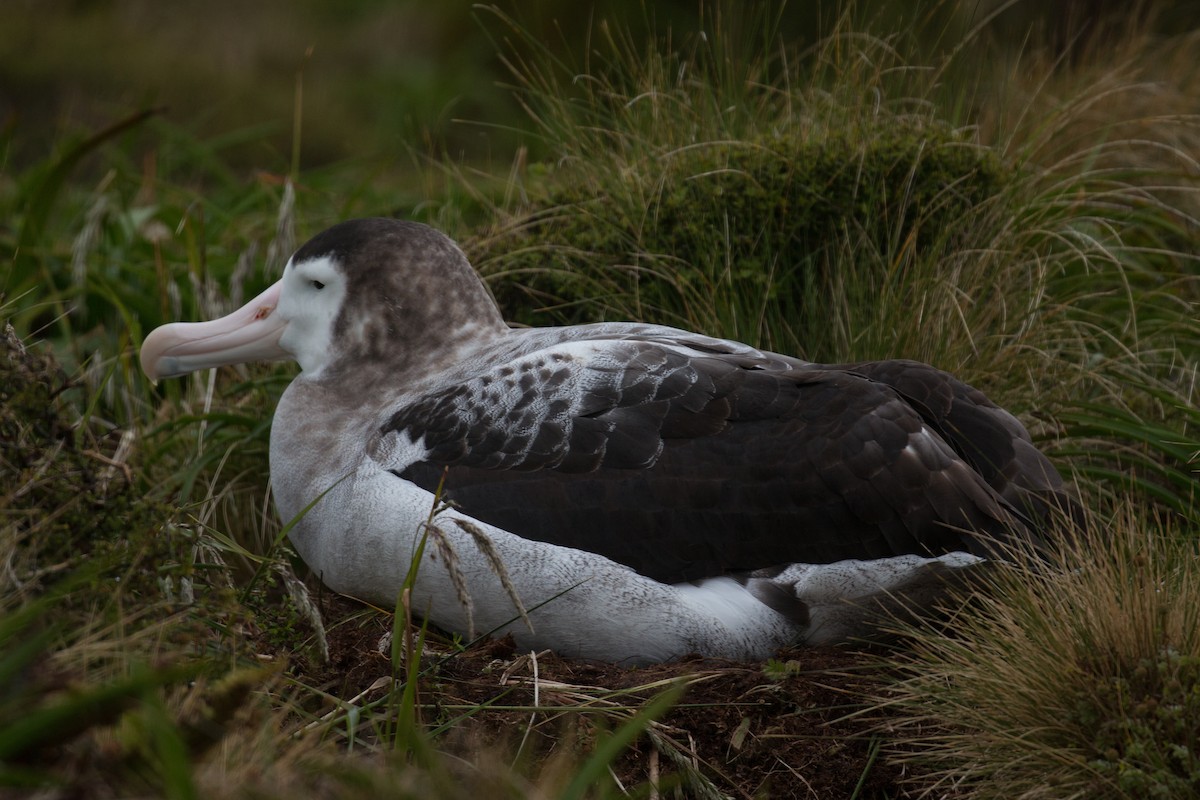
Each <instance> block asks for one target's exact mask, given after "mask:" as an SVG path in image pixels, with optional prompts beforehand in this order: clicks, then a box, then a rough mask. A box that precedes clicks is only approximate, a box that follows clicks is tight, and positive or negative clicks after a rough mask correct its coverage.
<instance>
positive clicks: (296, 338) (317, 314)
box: [275, 256, 346, 376]
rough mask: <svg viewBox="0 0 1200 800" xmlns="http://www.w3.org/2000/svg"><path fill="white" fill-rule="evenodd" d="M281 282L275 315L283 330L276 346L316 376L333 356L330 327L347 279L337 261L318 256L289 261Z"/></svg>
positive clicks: (335, 316) (338, 310) (338, 309)
mask: <svg viewBox="0 0 1200 800" xmlns="http://www.w3.org/2000/svg"><path fill="white" fill-rule="evenodd" d="M281 283H282V284H283V289H282V292H281V293H280V296H279V305H278V306H277V307H276V309H275V313H276V314H278V315H279V317H280V319H281V320H283V321H284V322H286V327H285V328H284V329H283V335H282V336H281V337H280V339H279V345H280V347H282V348H283V349H284V350H287V351H288V352H289V353H291V354H292V357H293V358H295V359H296V361H297V362H299V364H300V368H301V369H302V370H304V371H305V372H306V373H308V374H309V375H310V376H315V375H317V374H319V373H320V372H321V370H322V369H324V368H325V365H326V364H327V363H328V361H329V359H330V356H331V355H332V353H331V347H332V344H333V324H334V322H335V321H336V320H337V317H338V313H339V312H340V311H341V308H342V301H343V300H344V299H345V297H346V279H345V277H344V276H343V275H342V273H341V271H340V270H339V269H338V267H337V262H336V261H334V260H333V259H332V258H330V257H328V256H321V257H320V258H315V259H311V260H309V261H303V262H301V263H299V264H293V263H292V262H291V261H288V263H287V266H286V267H284V271H283V280H282V281H281Z"/></svg>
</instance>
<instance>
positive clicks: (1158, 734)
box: [1077, 649, 1200, 798]
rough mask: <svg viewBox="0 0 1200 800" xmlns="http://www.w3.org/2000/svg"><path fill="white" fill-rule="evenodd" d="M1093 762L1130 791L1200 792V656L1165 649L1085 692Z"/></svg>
mask: <svg viewBox="0 0 1200 800" xmlns="http://www.w3.org/2000/svg"><path fill="white" fill-rule="evenodd" d="M1077 721H1078V722H1079V723H1081V725H1082V726H1084V727H1085V728H1087V729H1090V730H1093V731H1095V738H1094V741H1093V743H1092V747H1093V754H1094V756H1093V758H1092V759H1091V760H1090V762H1089V763H1090V765H1091V766H1092V767H1093V768H1094V769H1095V770H1096V771H1097V773H1099V774H1100V775H1101V776H1103V777H1104V778H1106V779H1108V780H1110V781H1111V782H1112V783H1113V784H1115V785H1117V786H1120V787H1121V789H1122V790H1123V791H1124V792H1126V793H1127V794H1128V795H1129V796H1131V797H1148V798H1152V797H1161V798H1171V797H1194V796H1196V795H1198V794H1200V658H1196V657H1195V656H1189V655H1184V654H1181V653H1178V652H1176V651H1174V650H1171V649H1164V650H1163V651H1162V652H1160V653H1159V655H1158V657H1156V658H1145V659H1141V660H1140V661H1139V662H1138V664H1137V665H1136V666H1135V667H1134V668H1133V669H1131V670H1128V671H1127V674H1118V675H1111V674H1110V675H1106V676H1105V677H1104V678H1103V679H1100V680H1097V682H1096V685H1095V686H1094V691H1093V692H1090V693H1089V694H1088V695H1087V696H1086V697H1081V698H1080V700H1079V704H1078V710H1077Z"/></svg>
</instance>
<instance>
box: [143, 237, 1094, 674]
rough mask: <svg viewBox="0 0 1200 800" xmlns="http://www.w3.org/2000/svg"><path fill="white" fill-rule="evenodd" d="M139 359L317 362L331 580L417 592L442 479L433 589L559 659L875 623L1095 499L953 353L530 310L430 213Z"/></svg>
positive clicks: (168, 369) (302, 486) (275, 439)
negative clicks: (843, 356) (953, 368)
mask: <svg viewBox="0 0 1200 800" xmlns="http://www.w3.org/2000/svg"><path fill="white" fill-rule="evenodd" d="M141 358H142V366H143V368H144V370H145V371H146V373H147V375H149V376H150V377H151V378H164V377H172V376H177V375H183V374H185V373H188V372H191V371H194V370H197V369H202V368H207V367H214V366H219V365H224V364H233V363H240V362H244V361H250V360H272V359H285V358H291V359H294V360H295V361H297V362H298V363H299V364H300V367H301V370H302V371H301V372H300V374H299V375H298V376H297V377H296V379H295V380H294V381H293V382H292V383H291V385H289V386H288V388H287V390H286V391H285V392H284V394H283V396H282V398H281V399H280V402H279V407H278V409H277V410H276V413H275V418H274V423H273V425H272V429H271V479H272V486H273V491H274V495H275V502H276V504H277V506H278V509H279V512H280V514H281V516H282V518H283V519H284V520H285V521H289V520H292V519H297V522H296V524H295V526H294V527H293V528H292V530H291V534H290V535H291V538H292V541H293V543H294V545H295V547H296V550H297V551H298V552H299V554H300V556H301V557H302V558H303V559H304V560H305V561H306V562H307V563H308V565H309V566H310V567H311V568H312V569H313V571H314V572H315V573H316V574H317V575H318V576H319V577H320V578H321V580H322V581H324V582H325V583H326V584H327V585H329V586H330V587H331V588H333V589H334V590H336V591H339V592H343V593H345V594H348V595H352V596H356V597H359V598H362V599H366V600H371V601H374V602H376V603H381V604H385V605H389V606H390V605H391V604H394V602H395V600H396V597H397V593H398V592H399V591H400V589H401V586H402V584H403V581H404V579H405V576H406V575H407V574H408V571H409V566H410V564H411V563H412V561H413V558H414V556H415V554H416V553H417V552H418V549H417V544H418V542H419V541H420V540H421V538H422V537H423V536H425V535H428V530H427V528H426V525H425V523H426V521H427V520H428V519H429V517H430V514H431V510H432V509H433V508H434V505H435V493H437V492H439V491H440V492H441V494H440V495H437V496H438V497H441V498H443V499H446V500H448V501H449V507H448V508H445V509H443V510H441V511H440V512H439V514H438V515H437V516H436V517H435V519H434V522H435V524H436V526H437V529H438V533H437V535H438V536H439V537H441V538H442V541H441V543H440V544H441V545H442V548H441V549H439V548H436V547H426V548H425V549H424V555H423V556H422V563H421V564H420V566H419V570H418V573H417V578H416V582H415V586H414V592H413V595H412V603H413V607H414V609H416V610H417V611H419V612H422V613H424V614H425V615H426V616H427V617H428V619H429V620H430V621H431V622H433V623H434V624H436V625H438V626H440V627H442V628H446V629H449V630H451V631H457V632H460V633H464V634H465V633H467V632H468V631H469V629H471V628H475V629H478V630H482V631H491V632H495V633H501V632H511V633H512V635H513V636H514V637H515V639H516V641H517V643H518V645H519V646H521V647H526V648H543V647H549V648H553V649H554V650H556V651H557V652H559V653H560V654H562V655H565V656H573V657H583V658H594V659H601V660H606V661H620V662H630V663H633V662H648V661H661V660H667V659H670V658H674V657H678V656H681V655H684V654H687V653H700V654H704V655H710V656H721V657H728V658H739V659H758V658H764V657H766V656H768V655H770V654H771V653H772V652H773V651H774V650H775V649H777V648H778V647H780V646H783V645H787V644H792V643H803V642H808V643H825V642H831V641H838V640H842V639H845V638H849V637H854V636H859V635H863V634H864V633H865V632H866V627H867V626H868V625H869V624H870V621H871V612H870V610H869V607H870V606H872V605H873V604H875V603H876V601H879V600H881V599H885V598H887V597H890V596H893V595H897V594H900V595H903V596H904V597H906V598H909V601H910V602H917V603H921V602H925V600H924V599H923V598H926V597H928V596H933V595H936V594H937V592H936V587H938V586H943V585H944V582H945V580H946V579H947V578H948V577H953V576H954V575H956V574H958V573H960V572H962V571H969V570H971V569H973V568H974V567H975V566H976V565H977V564H979V563H980V560H981V559H986V558H987V557H988V556H989V555H991V554H992V553H993V548H994V547H996V546H997V545H998V544H1000V545H1002V544H1003V543H1005V542H1012V541H1016V542H1023V543H1034V544H1035V543H1036V542H1038V541H1039V539H1040V537H1041V536H1042V534H1043V532H1044V530H1045V529H1046V528H1047V526H1048V519H1049V518H1050V517H1051V516H1053V515H1054V514H1056V513H1058V512H1059V511H1060V510H1066V509H1069V508H1070V507H1071V506H1072V501H1071V500H1070V498H1069V497H1068V495H1067V494H1066V492H1065V490H1064V488H1063V482H1062V479H1061V477H1060V476H1059V474H1058V473H1057V472H1056V471H1055V469H1054V467H1053V465H1051V464H1050V462H1049V461H1048V460H1047V459H1046V458H1045V456H1043V455H1042V454H1041V453H1040V452H1039V451H1038V450H1037V449H1036V448H1035V447H1034V445H1033V444H1032V442H1031V440H1030V437H1029V434H1028V433H1027V431H1026V430H1025V428H1024V427H1023V426H1022V425H1021V424H1020V423H1019V422H1018V421H1017V420H1016V418H1014V417H1013V416H1012V415H1011V414H1009V413H1008V412H1006V411H1004V410H1003V409H1001V408H999V407H998V406H996V405H995V404H993V403H992V402H990V401H989V400H988V399H987V398H986V397H985V396H984V395H983V394H982V393H981V392H979V391H978V390H976V389H973V388H972V387H970V386H968V385H966V384H964V383H962V382H961V381H959V380H958V379H956V378H954V377H953V376H951V375H949V374H947V373H945V372H942V371H940V370H937V369H935V368H934V367H931V366H928V365H925V364H920V363H916V362H912V361H876V362H868V363H859V364H839V365H826V364H813V363H809V362H806V361H802V360H800V359H796V358H791V357H788V356H784V355H778V354H775V353H770V352H764V351H760V350H756V349H754V348H752V347H749V346H747V345H744V344H740V343H738V342H733V341H728V340H724V339H717V338H712V337H708V336H704V335H701V334H697V333H690V332H687V331H683V330H678V329H675V328H670V327H664V326H659V325H647V324H637V323H599V324H593V325H578V326H571V327H560V328H510V327H508V326H507V325H506V324H505V323H504V321H503V319H502V317H501V315H500V312H499V309H498V308H497V307H496V304H495V302H494V301H493V300H492V298H491V296H490V294H489V293H488V291H487V289H486V288H485V286H484V284H483V282H482V281H481V280H480V278H479V277H478V275H477V274H476V273H475V271H474V270H473V269H472V267H471V265H470V264H469V263H468V261H467V259H466V257H465V256H464V255H463V253H462V251H461V250H459V248H458V247H457V246H456V245H455V244H454V243H453V242H452V241H451V240H450V239H449V238H447V237H446V236H444V235H443V234H441V233H439V232H438V231H436V230H434V229H432V228H429V227H427V226H424V225H420V224H416V223H412V222H404V221H399V220H393V219H362V220H353V221H349V222H344V223H342V224H339V225H336V226H334V227H332V228H330V229H329V230H327V231H325V232H323V233H321V234H319V235H318V236H316V237H314V238H313V239H312V240H311V241H309V242H308V243H307V244H305V245H304V246H303V247H301V248H300V249H299V250H298V251H297V252H296V253H295V255H293V256H292V258H291V259H290V260H289V261H288V263H287V265H286V267H285V268H284V274H283V277H282V279H281V280H280V281H279V282H278V283H276V284H275V285H274V286H272V287H271V288H269V289H267V290H266V291H265V292H263V293H262V294H261V295H259V296H258V297H257V298H255V299H254V300H253V301H251V302H250V303H249V304H247V305H246V306H245V307H243V308H242V309H241V310H239V311H236V312H234V313H233V314H230V315H229V316H227V317H224V318H222V319H219V320H214V321H212V322H202V323H175V324H170V325H165V326H163V327H161V328H158V329H157V330H155V331H153V332H152V333H151V334H150V335H149V336H148V337H147V338H146V340H145V343H144V346H143V348H142V353H141ZM445 548H449V550H451V551H453V553H454V554H455V555H456V561H457V564H453V563H448V561H447V558H446V553H447V550H446V549H445ZM497 561H498V562H500V563H501V564H502V565H503V569H500V568H498V565H497V563H495V562H497ZM464 589H465V591H466V594H467V595H468V596H469V601H468V600H466V598H464V597H463V593H464ZM522 604H523V606H524V607H525V608H526V609H529V613H528V618H527V619H522V618H521V608H520V606H521V605H522Z"/></svg>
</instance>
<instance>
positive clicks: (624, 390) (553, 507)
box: [385, 341, 1057, 582]
mask: <svg viewBox="0 0 1200 800" xmlns="http://www.w3.org/2000/svg"><path fill="white" fill-rule="evenodd" d="M886 363H888V362H884V363H881V364H873V365H848V366H846V367H839V368H826V367H819V366H809V367H801V368H795V369H788V368H780V366H779V362H774V361H772V362H769V363H768V362H766V361H759V360H756V359H754V358H750V357H747V356H745V355H744V354H736V355H735V354H720V353H711V354H710V353H695V352H694V353H691V354H689V353H687V352H684V351H680V350H676V349H671V348H669V347H664V346H662V344H661V343H657V342H650V341H632V342H631V341H620V342H608V343H605V344H604V346H603V347H596V348H595V350H594V351H589V350H587V348H583V349H581V348H578V347H576V348H565V349H563V348H558V349H556V348H550V349H548V350H547V351H544V352H540V353H535V354H533V355H532V356H529V357H526V358H524V359H522V360H520V361H518V362H515V363H513V364H509V365H506V366H505V367H501V368H498V369H497V370H495V371H493V372H492V373H490V374H489V375H485V376H483V377H482V378H479V379H476V380H474V381H471V382H468V383H466V384H464V385H463V386H461V387H456V388H455V389H452V390H446V391H444V392H441V393H438V394H437V395H436V396H431V397H428V398H426V399H425V400H423V401H422V402H420V403H416V404H413V405H412V406H410V407H408V408H406V409H405V410H404V411H403V412H401V413H398V414H396V415H395V416H393V418H392V419H391V420H389V423H388V425H387V426H386V427H385V430H407V431H408V432H410V433H411V434H413V435H414V436H416V435H424V437H425V443H426V446H427V447H428V448H429V450H430V455H429V457H428V460H427V461H426V462H424V463H422V464H417V465H411V466H409V467H408V468H407V469H404V470H403V471H401V472H400V474H401V476H402V477H404V478H406V479H408V480H412V481H414V482H415V483H417V484H419V485H421V486H423V487H424V488H426V489H430V490H432V489H433V488H435V487H436V485H437V483H438V481H439V479H440V478H441V475H442V471H443V468H445V467H449V472H448V477H447V481H446V487H447V492H448V496H449V499H451V500H452V501H453V502H455V503H456V504H458V505H459V507H460V508H461V509H462V510H463V511H464V512H465V513H468V514H470V515H472V516H474V517H477V518H479V519H481V520H484V521H486V522H489V523H492V524H494V525H497V526H499V527H502V528H504V529H506V530H509V531H511V532H513V533H515V534H518V535H520V536H524V537H527V538H530V539H535V540H540V541H547V542H553V543H555V544H561V545H565V546H569V547H576V548H579V549H583V550H588V551H592V552H597V553H602V554H604V555H606V556H607V557H609V558H612V559H613V560H615V561H618V562H620V563H623V564H626V565H628V566H630V567H632V568H633V569H635V570H637V571H638V572H640V573H642V574H644V575H647V576H649V577H652V578H655V579H657V580H662V581H669V582H677V581H683V580H694V579H697V578H702V577H707V576H712V575H719V574H723V573H726V572H731V571H741V570H751V569H758V568H767V567H773V566H777V565H781V564H787V563H793V562H809V563H818V562H830V561H836V560H840V559H845V558H881V557H886V556H891V555H898V554H902V553H941V552H946V551H949V550H970V551H974V552H978V553H984V552H987V546H986V545H985V544H983V542H982V540H981V539H980V538H979V537H978V536H976V534H982V535H983V536H984V537H985V538H986V537H1004V536H1008V535H1011V533H1012V532H1013V531H1017V532H1019V534H1020V535H1029V534H1030V531H1029V530H1027V526H1026V525H1024V524H1022V523H1021V522H1020V521H1019V516H1020V515H1017V514H1014V509H1013V508H1012V507H1011V506H1010V505H1009V503H1007V502H1006V501H1005V500H1004V499H1003V498H1002V497H1000V496H999V494H998V493H997V491H995V490H993V488H992V487H991V486H989V483H988V481H987V480H986V479H985V477H984V475H983V474H982V472H981V471H980V470H979V469H977V468H976V467H975V466H974V462H980V463H989V464H993V466H994V470H993V471H994V472H995V473H996V474H997V475H1001V474H1004V469H1005V466H1004V465H1003V464H1002V463H1001V462H1003V461H1004V460H1005V459H1009V460H1011V457H1012V453H1011V452H1010V451H1011V450H1012V448H1013V445H1012V444H1011V441H1012V439H1013V436H1014V432H1013V431H1010V430H1008V429H1007V425H1008V422H1007V420H1009V419H1011V417H1007V416H1005V417H995V418H992V416H989V415H991V414H992V412H991V411H990V409H994V408H995V407H994V406H991V405H990V404H986V405H982V406H980V407H981V408H985V409H989V410H986V411H985V412H983V413H982V414H975V413H974V412H973V410H972V408H971V406H972V405H973V404H976V405H978V403H977V402H976V398H975V397H974V396H973V395H971V394H970V392H972V391H973V390H969V387H966V386H965V384H961V383H957V382H954V383H952V384H951V385H950V388H949V389H942V388H939V387H938V383H939V381H941V382H945V380H946V379H947V378H949V376H946V375H945V373H938V372H937V371H936V370H933V369H932V368H929V367H924V365H907V366H906V365H904V364H900V363H897V364H896V365H895V366H886V365H885V364H886ZM906 369H912V370H915V372H916V373H919V374H918V377H917V378H914V377H911V376H907V377H906V376H905V375H904V374H903V373H904V372H905V370H906ZM922 369H923V370H925V372H922V371H921V370H922ZM872 372H874V373H875V376H877V377H878V379H873V378H872V376H871V374H870V373H872ZM530 376H532V377H530ZM918 378H919V379H918ZM884 379H887V382H885V380H884ZM951 381H952V379H951ZM892 382H894V383H897V384H900V385H901V388H902V389H904V390H907V392H908V393H909V394H911V395H912V396H911V397H909V396H908V395H907V394H906V393H905V392H904V391H898V390H897V389H896V388H893V387H892V386H891V385H889V383H892ZM909 384H912V385H909ZM921 386H925V387H926V391H925V396H924V397H923V396H922V395H920V394H919V393H917V391H916V390H917V389H918V388H920V387H921ZM946 392H948V395H946V396H948V397H949V398H950V400H949V401H946V402H943V401H942V400H939V398H941V397H942V396H943V395H944V394H945V393H946ZM980 397H982V395H980ZM983 401H984V402H985V403H986V398H983ZM993 416H994V415H993ZM1014 422H1015V421H1014ZM972 426H976V427H978V428H979V430H974V429H972ZM963 427H965V428H966V430H960V428H963ZM947 428H949V429H951V430H953V431H955V434H956V435H955V436H951V437H950V438H951V440H950V441H948V440H947V439H946V438H945V436H944V434H943V431H944V430H945V429H947ZM1018 428H1019V425H1018ZM1022 435H1024V436H1025V438H1026V440H1027V435H1025V434H1024V430H1023V429H1020V431H1019V435H1017V438H1018V439H1020V438H1021V436H1022ZM964 437H966V439H964ZM967 439H969V441H968V440H967ZM1006 448H1008V449H1007V450H1006ZM1033 452H1034V453H1035V454H1036V450H1033ZM1038 458H1039V459H1041V457H1040V454H1038ZM1041 462H1043V463H1039V465H1038V466H1039V467H1040V466H1047V467H1048V462H1045V460H1044V459H1041ZM1049 469H1050V470H1051V472H1052V471H1053V468H1052V467H1050V468H1049ZM1054 478H1056V479H1057V474H1056V473H1054Z"/></svg>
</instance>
